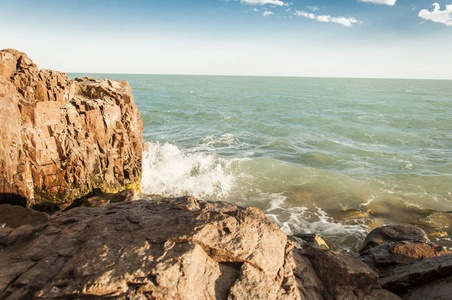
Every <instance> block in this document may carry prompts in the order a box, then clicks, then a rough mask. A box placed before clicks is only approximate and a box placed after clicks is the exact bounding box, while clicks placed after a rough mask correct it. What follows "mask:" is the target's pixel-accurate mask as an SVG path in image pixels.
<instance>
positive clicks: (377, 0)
mask: <svg viewBox="0 0 452 300" xmlns="http://www.w3.org/2000/svg"><path fill="white" fill-rule="evenodd" d="M359 1H361V2H367V3H374V4H385V5H389V6H394V4H395V3H396V2H397V0H359Z"/></svg>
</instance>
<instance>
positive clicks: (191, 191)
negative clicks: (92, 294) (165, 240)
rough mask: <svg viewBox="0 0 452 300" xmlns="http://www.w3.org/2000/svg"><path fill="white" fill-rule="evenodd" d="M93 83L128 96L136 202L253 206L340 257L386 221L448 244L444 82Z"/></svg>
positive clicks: (450, 84) (450, 106)
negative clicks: (137, 172)
mask: <svg viewBox="0 0 452 300" xmlns="http://www.w3.org/2000/svg"><path fill="white" fill-rule="evenodd" d="M70 75H71V77H75V76H79V75H80V74H70ZM84 75H87V74H84ZM91 75H92V76H93V77H95V78H110V79H121V80H127V81H128V82H129V84H130V86H131V88H132V91H133V94H134V98H135V103H136V104H137V106H138V109H139V111H140V112H141V117H142V119H143V123H144V132H143V138H144V140H145V141H147V142H148V143H149V151H148V152H147V153H145V155H144V160H143V170H144V173H143V182H142V188H143V190H142V195H141V196H142V197H143V198H149V199H151V198H152V197H153V196H155V195H163V196H179V195H187V194H188V195H194V196H196V197H198V198H200V199H205V200H221V201H228V202H232V203H234V204H239V205H244V206H245V205H255V206H258V207H260V208H261V209H263V210H264V212H265V213H266V214H267V216H269V218H271V219H272V220H274V221H275V222H277V223H278V224H279V225H280V227H281V228H282V229H283V230H284V231H285V232H286V233H288V234H291V233H299V232H313V233H318V234H320V235H321V236H322V237H324V238H325V240H326V241H327V242H328V243H329V244H330V246H332V248H333V249H336V250H340V251H343V252H347V251H356V249H357V247H359V243H360V241H361V240H362V239H363V238H364V236H365V235H366V234H367V233H368V232H369V231H370V230H371V229H372V228H374V227H376V226H381V225H383V224H399V223H400V224H415V225H418V226H421V227H422V228H424V229H426V230H427V231H428V232H429V233H430V234H431V238H432V240H434V241H436V242H438V243H440V244H444V245H447V246H451V244H452V243H451V240H450V236H451V234H452V216H451V215H452V213H448V212H449V211H452V120H451V116H452V115H451V111H452V81H439V80H435V81H434V80H400V79H397V80H393V79H334V78H284V77H234V76H176V75H123V74H94V75H93V74H91ZM357 245H358V246H357Z"/></svg>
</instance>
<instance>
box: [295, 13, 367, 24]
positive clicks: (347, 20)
mask: <svg viewBox="0 0 452 300" xmlns="http://www.w3.org/2000/svg"><path fill="white" fill-rule="evenodd" d="M294 14H295V15H296V16H298V17H305V18H308V19H312V20H317V21H320V22H327V23H330V22H331V23H338V24H341V25H344V26H345V27H350V26H352V24H353V23H357V22H358V20H356V19H355V18H353V17H349V18H346V17H331V16H328V15H320V16H317V15H315V14H313V13H308V12H305V11H300V10H295V13H294Z"/></svg>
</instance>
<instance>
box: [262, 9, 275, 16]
mask: <svg viewBox="0 0 452 300" xmlns="http://www.w3.org/2000/svg"><path fill="white" fill-rule="evenodd" d="M262 15H263V16H264V17H268V16H271V15H273V12H271V11H268V10H267V11H264V12H263V13H262Z"/></svg>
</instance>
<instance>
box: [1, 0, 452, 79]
mask: <svg viewBox="0 0 452 300" xmlns="http://www.w3.org/2000/svg"><path fill="white" fill-rule="evenodd" d="M0 14H1V18H0V49H6V48H14V49H17V50H20V51H23V52H25V53H27V54H28V56H29V57H30V58H31V59H32V60H33V61H34V62H35V63H36V64H37V65H38V67H39V68H45V69H53V70H58V71H62V72H66V73H75V72H77V73H132V74H194V75H257V76H300V77H355V78H356V77H357V78H420V79H452V0H444V1H442V0H343V1H340V0H334V1H333V0H325V1H322V0H292V1H286V0H71V1H66V0H0Z"/></svg>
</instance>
